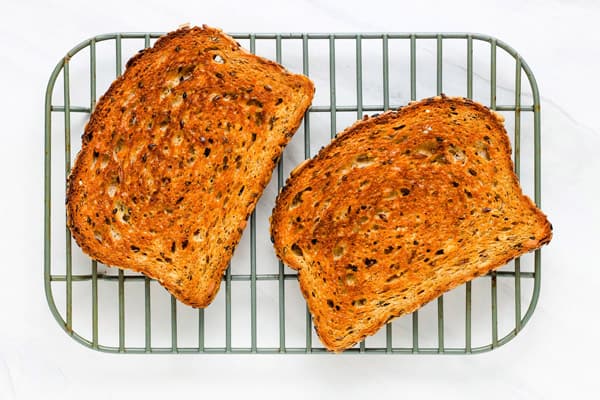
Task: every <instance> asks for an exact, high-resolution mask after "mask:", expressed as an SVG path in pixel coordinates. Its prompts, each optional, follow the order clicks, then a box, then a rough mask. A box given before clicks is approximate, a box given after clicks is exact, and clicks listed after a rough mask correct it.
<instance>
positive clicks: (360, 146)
mask: <svg viewBox="0 0 600 400" xmlns="http://www.w3.org/2000/svg"><path fill="white" fill-rule="evenodd" d="M513 169H514V167H513V163H512V160H511V148H510V142H509V140H508V136H507V133H506V131H505V129H504V126H503V118H502V117H501V116H500V115H499V114H496V113H494V112H492V111H490V110H489V109H487V108H486V107H484V106H483V105H481V104H478V103H476V102H473V101H470V100H467V99H463V98H450V97H446V96H441V97H435V98H430V99H425V100H422V101H419V102H415V103H411V104H410V105H408V106H406V107H404V108H401V109H399V110H398V111H392V112H386V113H384V114H382V115H379V116H376V117H373V118H365V119H364V120H362V121H359V122H357V123H355V124H354V125H353V126H351V127H350V128H348V129H346V130H345V131H344V132H342V133H340V134H339V135H338V136H337V138H336V139H334V140H333V142H332V143H331V144H329V145H328V146H327V147H325V148H323V149H322V150H321V151H320V152H319V154H318V155H317V156H316V157H314V158H313V159H311V160H309V161H307V162H305V163H304V164H301V165H300V166H299V167H297V168H296V170H294V171H293V172H292V174H291V176H290V178H289V179H288V181H287V182H286V185H285V187H284V188H283V190H282V191H281V193H280V194H279V196H278V198H277V202H276V206H275V209H274V211H273V215H272V219H271V235H272V240H273V242H274V246H275V250H276V253H277V256H278V257H279V258H280V259H281V260H283V262H285V263H286V264H287V265H289V266H290V267H291V268H294V269H296V270H298V279H299V282H300V288H301V290H302V294H303V296H304V297H305V299H306V300H307V303H308V307H309V309H310V312H311V313H312V316H313V322H314V325H315V328H316V331H317V333H318V335H319V337H320V339H321V341H322V342H323V344H324V345H325V346H326V347H327V348H328V349H329V350H332V351H342V350H344V349H347V348H349V347H351V346H353V345H354V344H356V343H357V342H359V341H360V340H362V339H363V338H365V337H366V336H367V335H372V334H374V333H375V332H376V331H377V330H379V329H380V328H381V327H382V326H383V325H384V324H385V323H387V322H389V321H390V320H391V319H392V318H394V317H398V316H401V315H405V314H408V313H411V312H413V311H414V310H416V309H418V308H419V307H421V306H422V305H424V304H425V303H427V302H429V301H431V300H433V299H435V298H436V297H438V296H439V295H441V294H442V293H444V292H446V291H448V290H450V289H452V288H454V287H456V286H458V285H460V284H462V283H464V282H466V281H468V280H471V279H473V278H475V277H477V276H480V275H484V274H486V273H488V272H489V271H490V270H493V269H496V268H498V267H500V266H502V265H504V264H506V263H507V262H508V261H509V260H511V259H513V258H515V257H517V256H519V255H522V254H523V253H526V252H529V251H532V250H534V249H537V248H539V247H540V246H542V245H543V244H546V243H548V242H549V241H550V239H551V237H552V228H551V225H550V223H549V222H548V220H547V219H546V216H545V215H544V214H543V213H542V212H541V211H540V210H539V209H538V208H537V207H536V206H535V204H534V203H533V202H532V201H531V200H530V199H529V198H528V197H527V196H525V195H524V194H523V192H522V191H521V188H520V186H519V182H518V179H517V177H516V175H515V174H514V172H513Z"/></svg>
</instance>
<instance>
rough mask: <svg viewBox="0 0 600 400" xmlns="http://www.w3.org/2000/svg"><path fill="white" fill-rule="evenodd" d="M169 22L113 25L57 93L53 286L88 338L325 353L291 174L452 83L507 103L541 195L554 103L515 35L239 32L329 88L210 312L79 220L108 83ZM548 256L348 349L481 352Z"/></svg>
mask: <svg viewBox="0 0 600 400" xmlns="http://www.w3.org/2000/svg"><path fill="white" fill-rule="evenodd" d="M160 36H161V34H160V33H115V34H104V35H99V36H96V37H93V38H91V39H89V40H86V41H84V42H82V43H80V44H79V45H77V46H75V47H74V48H73V49H72V50H70V51H69V52H68V53H67V54H66V56H65V57H63V58H62V59H61V60H60V61H59V63H58V64H57V66H56V68H55V69H54V71H53V72H52V74H51V76H50V80H49V83H48V87H47V90H46V101H45V199H44V209H45V215H44V218H45V224H44V238H45V245H44V283H45V290H46V297H47V300H48V304H49V307H50V310H51V312H52V314H53V316H54V317H55V318H56V321H57V322H58V323H59V325H60V326H61V327H62V328H63V329H64V331H65V332H66V333H67V335H69V336H71V337H72V338H73V339H75V340H76V341H77V342H79V343H81V344H83V345H84V346H86V347H89V348H92V349H95V350H99V351H104V352H112V353H322V352H325V351H326V350H325V349H324V348H323V346H322V345H321V344H320V342H319V340H318V338H317V337H316V335H315V333H314V330H313V329H312V325H311V318H310V314H309V313H308V310H307V309H306V306H305V303H304V301H303V299H302V298H301V296H300V295H299V289H298V286H297V278H296V274H295V271H292V270H291V269H289V268H288V267H287V266H285V265H283V264H282V263H281V262H279V261H277V260H276V259H275V256H274V254H273V251H272V249H271V248H270V246H271V244H270V242H269V240H268V216H269V214H270V210H271V208H272V205H273V201H274V198H275V195H276V193H277V190H278V189H279V188H281V186H282V185H283V182H284V178H285V177H286V176H287V175H288V174H289V171H290V170H291V169H292V168H293V167H294V166H295V165H296V164H297V163H299V162H300V161H301V160H303V159H305V158H309V157H311V156H312V155H314V154H315V153H316V151H317V150H318V148H319V147H320V146H322V145H325V144H326V143H327V142H328V141H329V139H330V137H332V136H334V135H335V133H336V132H337V131H339V130H342V129H343V128H344V127H345V126H347V125H349V124H350V123H351V122H353V121H354V120H356V119H360V118H362V116H363V114H365V113H376V112H382V111H385V110H387V109H392V108H396V107H398V106H401V105H403V104H406V103H407V102H408V101H410V100H416V99H419V98H423V97H429V96H432V95H435V94H439V93H442V92H444V93H446V94H448V95H452V96H455V95H461V96H465V97H468V98H473V99H475V100H477V101H480V102H482V103H484V104H486V105H487V106H488V107H490V108H491V109H493V110H496V111H498V112H500V113H502V114H504V116H505V118H506V126H507V130H508V132H509V135H510V138H511V142H512V145H513V151H514V153H513V159H514V163H515V169H516V173H517V175H519V176H520V179H521V184H522V186H523V189H524V191H525V193H526V194H529V195H530V196H532V197H533V198H534V199H535V202H536V204H537V205H538V206H539V205H540V200H541V199H540V181H541V172H540V155H541V154H540V103H539V93H538V89H537V85H536V82H535V78H534V76H533V74H532V72H531V70H530V69H529V67H528V66H527V64H526V63H525V61H524V60H523V59H522V58H521V56H520V55H519V54H518V53H517V52H516V51H515V50H514V49H512V48H511V47H510V46H509V45H507V44H506V43H504V42H502V41H500V40H498V39H496V38H493V37H490V36H486V35H481V34H467V33H363V34H358V33H342V34H340V33H335V34H329V33H325V34H320V33H281V34H247V33H244V34H234V35H233V36H234V37H235V38H236V39H237V40H238V41H240V43H241V44H242V45H243V46H244V47H246V48H249V49H250V51H251V52H253V53H257V54H260V55H264V56H267V57H269V58H272V59H275V60H276V61H278V62H280V63H282V64H283V65H285V66H286V67H288V68H289V69H291V70H293V71H295V72H300V73H304V74H306V75H308V76H310V77H311V78H312V79H313V80H314V81H315V83H316V87H317V94H316V97H315V101H314V102H313V106H312V107H311V108H310V109H309V110H308V112H307V113H306V115H305V118H304V121H303V124H302V126H301V128H300V129H299V131H298V133H296V135H295V136H294V139H293V140H292V142H291V143H290V145H288V147H287V148H286V150H285V152H284V156H283V157H282V160H281V162H280V163H279V165H278V168H277V172H275V173H274V177H273V179H272V182H271V183H270V185H269V187H268V188H267V190H266V191H265V194H263V197H262V198H261V201H260V202H259V204H258V206H257V209H256V211H255V212H254V213H253V214H252V215H251V217H250V223H249V225H248V227H247V229H246V232H245V233H244V236H243V238H242V241H241V243H240V245H239V246H238V248H237V249H236V253H235V255H234V257H233V259H232V261H231V264H230V268H229V269H228V270H227V272H226V274H225V275H224V277H223V283H222V287H221V290H220V292H219V295H218V296H217V299H216V300H215V301H214V303H213V304H211V305H210V306H209V307H208V308H206V309H200V310H194V309H192V308H190V307H187V306H185V305H183V304H180V303H178V302H177V301H176V300H175V298H174V297H172V296H170V295H169V294H168V293H167V292H166V291H165V290H164V289H163V288H162V287H160V285H158V284H157V283H156V282H154V281H152V280H150V279H148V278H147V277H144V276H143V275H141V274H136V273H131V272H128V271H122V270H118V269H116V268H111V267H109V266H105V265H102V264H100V263H97V262H96V261H93V260H90V259H89V258H87V257H86V256H85V255H83V253H81V251H80V250H79V249H78V248H77V246H76V244H75V243H74V242H72V240H71V236H70V233H69V231H68V229H66V227H65V207H64V190H65V177H66V176H67V175H68V173H69V170H70V167H71V163H72V160H73V159H74V155H75V154H76V151H77V150H78V148H79V146H80V135H81V134H82V132H83V128H84V125H85V122H86V121H87V119H88V118H89V114H90V113H91V111H92V110H93V109H94V106H95V104H96V100H97V98H98V93H102V92H103V91H104V90H106V88H107V87H108V85H109V84H110V82H111V81H112V80H113V79H114V78H115V76H118V75H120V74H121V73H122V70H123V62H124V61H126V59H127V58H128V56H130V55H132V54H133V53H134V52H135V51H137V50H139V49H141V48H144V47H149V46H151V45H152V43H153V42H154V41H155V40H156V38H158V37H160ZM540 268H541V253H540V251H539V250H538V251H536V252H535V254H533V255H526V256H523V257H522V258H521V259H517V260H514V261H513V262H511V263H509V264H508V265H506V266H504V267H502V268H500V269H499V270H497V271H494V272H491V273H490V274H488V275H487V276H484V277H480V278H477V279H475V280H473V281H472V282H468V283H466V284H465V285H462V286H461V287H459V288H457V289H455V290H453V291H451V292H449V293H446V294H444V295H443V296H441V297H439V298H438V299H437V300H435V301H433V302H431V303H429V304H428V305H426V306H425V307H423V308H422V309H421V310H419V311H416V312H414V313H413V314H412V315H410V316H405V317H402V318H398V319H396V320H394V321H392V322H390V323H388V324H387V326H386V327H385V328H383V329H382V330H381V331H380V332H379V333H378V334H376V335H375V336H373V337H369V338H367V339H366V340H365V341H363V342H362V343H360V344H358V345H356V346H355V347H354V348H352V349H349V350H347V351H346V352H348V353H354V352H358V353H385V354H388V353H393V354H407V353H425V354H440V353H441V354H470V353H480V352H485V351H489V350H492V349H495V348H497V347H499V346H501V345H503V344H505V343H507V342H508V341H510V340H511V339H513V338H514V337H515V336H516V335H517V334H518V333H519V332H520V331H521V330H522V328H523V326H524V325H525V324H526V323H527V321H528V320H529V319H530V317H531V315H532V313H533V311H534V309H535V306H536V303H537V300H538V296H539V290H540Z"/></svg>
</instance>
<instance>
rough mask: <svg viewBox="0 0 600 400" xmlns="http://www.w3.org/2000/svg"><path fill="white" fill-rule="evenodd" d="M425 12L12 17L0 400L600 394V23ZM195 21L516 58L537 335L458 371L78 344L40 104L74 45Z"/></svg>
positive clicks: (478, 11) (576, 6)
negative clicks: (539, 159)
mask: <svg viewBox="0 0 600 400" xmlns="http://www.w3.org/2000/svg"><path fill="white" fill-rule="evenodd" d="M22 3H26V2H22ZM228 3H230V4H233V3H234V2H233V1H230V2H228ZM423 3H424V4H423V5H421V6H417V5H415V4H410V5H408V4H407V5H400V4H399V2H390V3H389V4H376V3H375V2H364V3H361V2H358V1H346V2H344V5H343V6H341V5H334V4H325V3H321V2H313V1H295V2H290V3H285V2H260V1H256V2H253V4H251V5H246V4H243V3H240V4H236V5H235V6H229V7H225V6H220V5H217V4H216V2H215V4H212V3H211V4H205V5H201V4H200V2H188V3H183V2H181V3H180V2H176V1H168V2H164V1H162V2H159V1H147V2H144V3H143V4H128V3H126V2H124V1H118V2H111V1H105V2H103V3H102V4H101V5H100V4H94V5H85V6H84V5H78V4H62V3H59V2H52V1H48V2H39V3H33V2H28V4H20V5H17V4H16V3H13V4H3V5H1V6H0V38H1V39H0V46H1V49H0V50H1V51H0V65H2V67H1V68H2V74H0V87H2V88H3V90H4V96H2V97H1V98H0V109H1V110H2V116H3V124H2V127H3V135H4V142H3V146H1V147H0V160H1V162H2V178H3V179H2V183H3V188H4V191H5V193H7V194H5V196H3V197H2V199H1V200H0V201H1V202H2V203H1V207H0V210H1V213H2V214H1V221H2V226H3V229H2V237H1V240H0V246H1V247H0V250H1V254H3V256H4V259H3V261H2V267H3V271H4V274H3V279H2V280H0V304H2V306H1V308H0V309H1V314H0V315H1V318H2V322H1V323H0V399H11V398H18V399H29V398H36V397H37V396H40V395H43V396H44V398H49V399H53V398H62V399H71V398H73V399H75V398H90V399H95V398H98V399H99V398H102V399H112V398H123V397H125V396H127V397H130V398H131V397H133V398H135V397H137V395H138V394H140V393H144V395H145V398H148V399H153V398H164V397H165V396H170V397H171V398H175V397H176V396H178V395H182V396H184V395H187V396H203V397H208V396H226V395H235V396H236V397H240V396H248V395H255V396H258V395H259V394H260V397H263V398H275V397H287V398H311V397H312V398H337V397H342V396H343V397H346V398H354V397H365V396H367V395H368V396H370V397H371V396H372V397H373V398H377V397H381V398H383V396H395V397H399V396H402V397H408V396H420V397H421V398H434V397H442V396H444V397H449V398H492V399H496V398H498V399H500V398H502V399H506V398H517V399H546V398H565V397H567V396H570V395H575V394H578V397H580V398H591V397H594V396H595V395H597V394H598V390H597V386H596V382H595V381H596V380H597V377H598V374H599V373H600V368H599V367H598V361H599V359H600V351H599V350H598V346H597V341H598V339H599V338H600V337H599V333H598V332H599V328H600V323H599V322H598V318H597V315H598V305H600V301H599V300H598V297H595V296H594V293H596V292H597V283H598V281H599V278H600V272H599V269H598V265H597V257H596V256H595V254H594V250H595V249H596V248H597V247H598V239H597V236H596V232H597V230H598V228H600V221H599V215H598V209H597V208H595V204H596V203H595V202H594V200H595V198H596V197H597V196H598V194H599V191H598V188H597V184H598V178H597V175H598V172H600V159H599V158H598V156H597V152H598V149H599V148H600V146H599V145H600V136H599V131H598V129H597V125H596V124H595V123H594V121H595V119H596V118H597V111H596V110H595V108H596V107H597V106H596V104H597V100H596V97H597V93H598V92H599V89H600V87H599V86H600V81H599V80H598V79H597V76H596V75H597V74H595V71H596V70H597V69H598V67H599V66H600V65H599V61H600V52H599V50H598V46H597V44H598V43H599V40H600V34H599V31H598V30H597V27H596V26H595V24H597V21H598V18H600V8H599V7H598V5H596V4H595V3H594V2H593V1H584V0H580V1H576V2H569V3H567V2H566V1H565V2H561V1H544V2H543V1H532V2H529V3H528V4H527V5H520V4H519V3H520V2H518V1H504V2H500V1H496V2H490V3H489V4H488V5H483V4H482V2H465V1H454V2H437V3H436V4H435V5H434V4H431V2H423ZM183 22H191V23H193V24H201V23H207V24H210V25H213V26H219V27H221V28H223V29H224V30H225V31H234V32H241V31H256V32H267V31H269V32H273V31H320V32H323V31H474V32H482V33H487V34H490V35H494V36H496V37H498V38H501V39H503V40H504V41H506V42H508V43H509V44H511V45H512V46H513V47H514V48H516V49H517V50H518V51H519V52H520V53H521V54H522V55H523V56H524V57H525V59H526V60H527V61H528V63H529V65H530V66H531V68H532V70H533V72H534V73H535V75H536V78H537V81H538V85H539V87H540V92H541V95H542V135H543V155H544V157H543V176H544V180H543V183H542V185H543V209H544V211H545V212H546V213H547V214H548V215H549V216H550V219H551V221H552V223H553V225H554V228H555V230H554V233H555V236H554V240H553V242H552V243H551V245H550V246H549V247H547V248H546V249H544V254H543V258H544V261H543V274H542V294H541V297H540V302H539V304H538V308H537V310H536V312H535V314H534V316H533V318H532V320H531V321H530V323H529V324H528V326H527V327H526V329H525V330H524V332H523V333H522V334H521V335H520V336H519V337H517V338H516V339H515V340H514V341H512V342H511V343H509V344H508V345H506V346H504V347H502V348H500V349H498V350H496V351H493V352H491V353H487V354H483V355H478V356H456V357H455V356H444V357H440V356H393V357H385V356H384V357H381V356H369V357H363V356H341V357H332V356H262V355H261V356H231V355H222V356H201V355H192V356H122V355H120V356H119V355H106V354H100V353H96V352H92V351H90V350H87V349H85V348H83V347H82V346H80V345H77V344H76V343H74V342H73V341H72V340H71V339H69V338H68V337H67V336H66V335H65V334H64V333H63V332H62V331H61V330H60V329H59V328H58V326H57V325H56V323H55V321H54V320H53V318H52V317H51V315H50V313H49V311H48V309H47V306H46V301H45V298H44V294H43V280H42V248H43V247H42V246H43V233H42V223H43V200H42V199H43V93H44V89H45V85H46V82H47V79H48V76H49V73H50V71H51V69H52V68H53V67H54V65H55V63H56V61H57V60H58V59H59V57H60V56H61V55H62V54H64V53H65V52H66V50H68V49H69V48H71V47H72V45H73V44H74V43H75V42H78V41H80V40H83V39H85V38H88V37H90V36H93V35H95V34H98V33H103V32H113V31H148V30H153V31H168V30H171V29H173V28H174V27H176V26H177V25H179V24H180V23H183ZM84 396H85V397H84Z"/></svg>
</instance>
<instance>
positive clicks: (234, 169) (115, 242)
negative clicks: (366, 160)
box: [67, 26, 314, 307]
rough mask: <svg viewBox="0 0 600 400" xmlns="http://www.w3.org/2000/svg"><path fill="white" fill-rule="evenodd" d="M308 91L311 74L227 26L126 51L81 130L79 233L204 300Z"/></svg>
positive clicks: (122, 262) (75, 175)
mask: <svg viewBox="0 0 600 400" xmlns="http://www.w3.org/2000/svg"><path fill="white" fill-rule="evenodd" d="M313 94H314V86H313V84H312V82H311V81H310V80H309V79H308V78H306V77H304V76H301V75H294V74H291V73H289V72H288V71H286V70H285V69H284V68H283V67H281V66H280V65H278V64H276V63H274V62H272V61H269V60H266V59H264V58H261V57H257V56H255V55H252V54H250V53H248V52H247V51H245V50H244V49H242V48H241V47H240V45H239V44H238V43H237V42H236V41H234V40H233V39H232V38H231V37H229V36H227V35H225V34H224V33H222V32H221V31H220V30H217V29H213V28H209V27H206V26H204V27H203V28H182V29H179V30H177V31H175V32H172V33H169V34H168V35H166V36H164V37H162V38H161V39H159V40H158V41H157V42H156V44H155V45H154V47H153V48H151V49H148V50H144V51H142V52H140V53H139V54H137V55H136V56H134V57H133V58H132V59H131V60H129V62H128V63H127V69H126V71H125V73H124V74H123V76H122V77H120V78H118V79H117V80H116V81H115V82H114V83H113V84H112V85H111V87H110V88H109V90H108V92H107V93H106V94H105V95H104V96H102V98H101V99H100V101H99V102H98V104H97V106H96V109H95V111H94V112H93V114H92V116H91V118H90V121H89V123H88V124H87V126H86V128H85V133H84V135H83V138H82V139H83V145H82V148H81V151H80V152H79V154H78V156H77V159H76V162H75V164H74V167H73V169H72V171H71V174H70V177H69V181H68V190H67V213H68V226H69V228H70V229H71V232H72V234H73V237H74V238H75V240H76V241H77V243H78V244H79V246H80V247H81V249H82V250H83V251H84V252H85V253H87V254H89V255H90V256H91V257H92V258H94V259H96V260H99V261H101V262H102V263H105V264H108V265H112V266H117V267H120V268H126V269H130V270H134V271H139V272H142V273H143V274H145V275H147V276H149V277H151V278H154V279H156V280H158V281H159V282H160V283H161V284H162V285H164V286H165V287H166V288H167V289H168V290H169V291H170V292H171V293H172V294H173V295H175V296H176V297H177V298H178V299H179V300H180V301H182V302H183V303H186V304H189V305H191V306H194V307H205V306H206V305H208V304H209V303H210V302H211V301H212V300H213V298H214V297H215V295H216V293H217V291H218V289H219V286H220V283H221V278H222V276H223V272H224V271H225V269H226V268H227V265H228V262H229V260H230V258H231V255H232V253H233V251H234V248H235V247H236V244H237V243H238V242H239V240H240V236H241V234H242V231H243V229H244V227H245V226H246V220H247V218H248V216H249V215H250V213H251V212H252V210H253V209H254V207H255V205H256V203H257V201H258V199H259V197H260V195H261V193H262V191H263V189H264V188H265V186H266V185H267V183H268V181H269V179H270V177H271V173H272V171H273V168H274V167H275V165H276V163H277V161H278V159H279V157H280V156H281V153H282V151H283V148H284V147H285V145H286V144H287V143H288V141H289V140H290V138H291V137H292V135H293V134H294V133H295V132H296V130H297V128H298V126H299V124H300V122H301V120H302V117H303V115H304V113H305V111H306V110H307V108H308V107H309V105H310V103H311V101H312V97H313Z"/></svg>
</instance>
